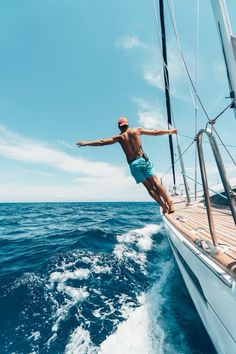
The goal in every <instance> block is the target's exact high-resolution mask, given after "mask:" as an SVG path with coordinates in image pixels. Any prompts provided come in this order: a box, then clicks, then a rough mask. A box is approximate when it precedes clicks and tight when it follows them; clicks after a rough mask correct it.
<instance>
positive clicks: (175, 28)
mask: <svg viewBox="0 0 236 354" xmlns="http://www.w3.org/2000/svg"><path fill="white" fill-rule="evenodd" d="M167 4H168V9H169V14H170V19H171V22H172V26H173V29H174V33H175V37H176V40H177V44H178V47H179V53H180V57H181V59H182V63H183V66H184V68H185V71H186V74H187V76H188V78H189V81H190V83H191V86H192V88H193V90H194V92H195V94H196V97H197V99H198V102H199V103H200V105H201V107H202V109H203V112H204V113H205V115H206V117H207V119H208V122H209V123H211V119H210V117H209V115H208V113H207V111H206V109H205V107H204V105H203V103H202V100H201V98H200V97H199V95H198V93H197V90H196V87H195V85H194V83H193V80H192V78H191V75H190V73H189V70H188V67H187V64H186V61H185V58H184V55H183V51H182V49H181V46H180V40H179V36H178V32H177V27H176V21H175V17H174V11H173V3H172V8H171V7H170V3H169V0H167ZM231 104H232V103H231ZM231 104H230V105H229V107H231ZM229 107H228V106H227V108H229ZM220 115H221V114H219V115H218V116H220ZM212 129H213V130H214V132H215V134H216V135H217V137H218V139H219V140H220V142H221V143H222V145H223V147H224V149H225V151H226V152H227V154H228V155H229V157H230V159H231V160H232V162H233V163H234V165H235V166H236V162H235V160H234V158H233V156H232V155H231V153H230V152H229V150H228V149H227V147H226V145H225V143H224V142H223V140H222V139H221V137H220V135H219V133H218V132H217V131H216V129H215V127H212Z"/></svg>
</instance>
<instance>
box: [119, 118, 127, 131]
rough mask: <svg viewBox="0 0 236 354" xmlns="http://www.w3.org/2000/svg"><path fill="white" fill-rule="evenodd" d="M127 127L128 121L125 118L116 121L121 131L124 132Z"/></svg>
mask: <svg viewBox="0 0 236 354" xmlns="http://www.w3.org/2000/svg"><path fill="white" fill-rule="evenodd" d="M128 126H129V122H128V119H127V118H125V117H120V118H119V120H118V127H119V129H120V130H121V131H123V130H126V129H127V128H128Z"/></svg>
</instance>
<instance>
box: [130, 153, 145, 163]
mask: <svg viewBox="0 0 236 354" xmlns="http://www.w3.org/2000/svg"><path fill="white" fill-rule="evenodd" d="M141 157H143V155H141V156H137V157H135V159H133V160H131V161H129V162H128V163H129V165H130V164H131V163H132V162H134V161H136V160H138V159H141Z"/></svg>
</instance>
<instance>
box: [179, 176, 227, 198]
mask: <svg viewBox="0 0 236 354" xmlns="http://www.w3.org/2000/svg"><path fill="white" fill-rule="evenodd" d="M185 177H186V178H188V179H190V180H191V181H195V180H194V179H193V178H192V177H189V176H187V175H186V174H185ZM197 184H200V186H203V184H202V183H200V182H197ZM208 189H209V190H210V191H211V192H213V193H215V194H218V195H220V196H221V197H222V198H224V199H228V198H227V197H226V196H225V195H224V194H221V193H219V192H216V191H214V189H211V188H209V187H208Z"/></svg>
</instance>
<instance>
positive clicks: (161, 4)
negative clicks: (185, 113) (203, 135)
mask: <svg viewBox="0 0 236 354" xmlns="http://www.w3.org/2000/svg"><path fill="white" fill-rule="evenodd" d="M159 15H160V25H161V35H162V36H161V40H162V42H161V43H162V55H163V60H164V63H165V64H166V67H164V68H163V69H164V73H165V75H164V81H165V86H166V87H169V73H168V69H167V63H168V59H167V49H166V33H165V20H164V2H163V0H160V1H159ZM165 97H166V112H167V121H168V124H169V125H172V117H171V105H170V95H169V89H168V88H166V89H165ZM169 146H170V155H171V164H172V166H171V168H172V175H173V184H174V186H175V184H176V178H175V161H174V147H173V139H172V135H169Z"/></svg>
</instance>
